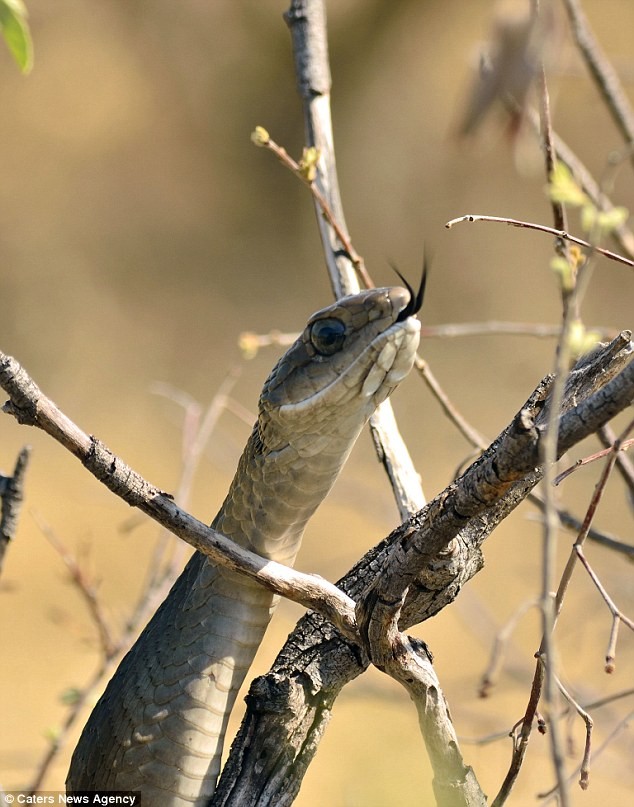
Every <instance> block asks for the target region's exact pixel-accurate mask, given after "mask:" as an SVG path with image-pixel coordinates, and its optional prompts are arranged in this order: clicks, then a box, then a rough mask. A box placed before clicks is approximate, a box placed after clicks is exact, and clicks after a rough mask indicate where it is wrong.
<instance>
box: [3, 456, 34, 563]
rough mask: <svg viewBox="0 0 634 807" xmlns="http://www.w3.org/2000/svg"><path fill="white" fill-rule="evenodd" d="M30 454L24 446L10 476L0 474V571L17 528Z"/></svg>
mask: <svg viewBox="0 0 634 807" xmlns="http://www.w3.org/2000/svg"><path fill="white" fill-rule="evenodd" d="M30 455H31V449H30V447H29V446H25V447H24V448H23V449H22V450H21V451H20V453H19V454H18V458H17V460H16V462H15V468H14V469H13V475H12V476H3V475H2V474H0V572H2V564H3V562H4V556H5V553H6V551H7V548H8V546H9V544H10V542H11V541H12V540H13V538H14V537H15V533H16V530H17V528H18V518H19V516H20V510H21V509H22V500H23V499H24V474H25V472H26V467H27V465H28V462H29V457H30Z"/></svg>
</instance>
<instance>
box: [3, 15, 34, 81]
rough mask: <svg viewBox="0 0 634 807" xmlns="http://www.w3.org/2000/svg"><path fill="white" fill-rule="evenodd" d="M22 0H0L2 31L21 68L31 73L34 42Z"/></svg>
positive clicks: (25, 72)
mask: <svg viewBox="0 0 634 807" xmlns="http://www.w3.org/2000/svg"><path fill="white" fill-rule="evenodd" d="M27 16H28V15H27V11H26V6H25V5H24V3H23V2H22V0H0V31H1V32H2V36H3V37H4V41H5V42H6V43H7V47H8V48H9V50H10V51H11V54H12V56H13V58H14V59H15V61H16V62H17V63H18V66H19V68H20V70H21V71H22V72H23V73H24V74H27V73H30V72H31V68H32V67H33V43H32V42H31V33H30V31H29V25H28V23H27Z"/></svg>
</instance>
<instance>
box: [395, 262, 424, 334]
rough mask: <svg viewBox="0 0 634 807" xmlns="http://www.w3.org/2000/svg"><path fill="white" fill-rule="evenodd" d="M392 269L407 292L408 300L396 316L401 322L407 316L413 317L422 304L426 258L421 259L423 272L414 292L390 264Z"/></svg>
mask: <svg viewBox="0 0 634 807" xmlns="http://www.w3.org/2000/svg"><path fill="white" fill-rule="evenodd" d="M391 266H392V269H394V271H395V272H396V274H397V275H398V276H399V277H400V279H401V281H402V283H403V285H404V286H405V288H406V289H407V291H408V292H409V302H408V303H407V305H406V306H405V308H404V309H403V310H402V311H401V312H400V314H399V315H398V317H397V318H396V321H397V322H403V321H404V320H406V319H407V318H408V317H413V316H414V314H417V313H418V312H419V311H420V309H421V307H422V305H423V298H424V297H425V284H426V283H427V260H426V259H424V260H423V274H422V276H421V279H420V286H419V287H418V291H417V292H414V289H413V288H412V287H411V286H410V284H409V283H408V282H407V280H405V278H404V277H403V275H402V274H401V273H400V272H399V270H398V269H397V268H396V266H394V264H391Z"/></svg>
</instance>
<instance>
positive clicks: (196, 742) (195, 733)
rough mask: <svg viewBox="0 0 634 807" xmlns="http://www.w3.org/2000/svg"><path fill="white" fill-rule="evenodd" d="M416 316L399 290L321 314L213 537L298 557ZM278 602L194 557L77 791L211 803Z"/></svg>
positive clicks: (105, 710) (113, 690) (138, 650)
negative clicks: (238, 707) (229, 732)
mask: <svg viewBox="0 0 634 807" xmlns="http://www.w3.org/2000/svg"><path fill="white" fill-rule="evenodd" d="M419 297H420V295H419ZM418 303H420V300H418ZM415 313H416V310H415V301H414V297H413V294H411V290H409V291H407V290H405V289H403V288H400V287H391V288H383V289H373V290H370V291H365V292H361V293H360V294H357V295H352V296H350V297H345V298H343V299H342V300H340V301H338V302H337V303H335V304H334V305H332V306H329V307H328V308H325V309H323V310H322V311H319V312H317V313H316V314H314V315H313V316H312V317H311V318H310V320H309V322H308V324H307V326H306V328H305V330H304V331H303V333H302V334H301V336H300V337H299V338H298V340H297V341H296V342H295V343H294V344H293V345H292V347H291V348H290V349H289V350H288V351H287V353H286V354H285V355H284V356H283V357H282V358H281V359H280V361H279V362H278V363H277V365H276V366H275V367H274V369H273V370H272V372H271V374H270V375H269V377H268V379H267V380H266V382H265V384H264V388H263V390H262V394H261V397H260V403H259V414H258V420H257V422H256V424H255V426H254V429H253V432H252V434H251V436H250V438H249V440H248V442H247V444H246V446H245V449H244V452H243V454H242V456H241V458H240V461H239V464H238V468H237V471H236V475H235V477H234V479H233V482H232V484H231V487H230V489H229V492H228V494H227V497H226V499H225V501H224V503H223V505H222V507H221V509H220V511H219V513H218V515H217V516H216V518H215V519H214V521H213V523H212V526H213V527H214V528H215V529H216V530H218V531H219V532H222V533H224V534H225V535H227V536H228V537H230V538H231V539H233V540H234V541H236V542H237V543H239V544H240V545H242V546H244V547H247V548H249V549H251V550H253V551H255V552H257V553H259V554H260V555H262V556H264V557H267V558H271V559H274V560H276V561H280V562H282V563H286V564H292V563H293V561H294V559H295V556H296V554H297V551H298V549H299V544H300V541H301V536H302V533H303V531H304V527H305V525H306V523H307V521H308V519H309V518H310V517H311V515H312V514H313V513H314V511H315V509H316V508H317V507H318V505H319V504H320V503H321V501H322V500H323V498H324V497H325V496H326V494H327V493H328V491H329V490H330V488H331V487H332V484H333V483H334V481H335V479H336V477H337V475H338V473H339V471H340V469H341V467H342V465H343V463H344V462H345V460H346V458H347V456H348V454H349V452H350V450H351V448H352V446H353V444H354V442H355V440H356V438H357V436H358V434H359V432H360V431H361V429H362V427H363V425H364V423H365V422H366V421H367V419H368V418H369V416H370V415H371V414H372V412H373V411H374V409H375V408H376V406H377V405H378V404H379V403H380V402H381V401H383V400H384V399H385V398H387V396H388V395H389V394H390V393H391V392H392V390H393V389H394V388H395V387H396V386H397V384H398V383H399V382H400V381H401V380H402V378H403V377H404V376H405V375H407V373H408V372H409V370H410V369H411V367H412V363H413V360H414V355H415V351H416V348H417V346H418V339H419V331H420V323H419V322H418V320H417V319H415V318H414V316H413V314H415ZM276 600H277V598H276V597H275V596H274V595H272V594H271V593H270V592H268V591H266V590H265V589H264V588H262V587H261V586H258V585H257V584H256V583H254V582H252V581H251V580H249V579H248V578H246V577H244V576H242V575H239V574H237V573H235V572H231V571H228V570H227V569H224V568H222V567H219V566H216V565H214V564H213V563H211V562H210V561H209V560H208V559H207V558H206V556H205V555H203V554H201V553H200V552H197V553H195V554H194V555H193V556H192V558H191V560H190V561H189V563H188V564H187V566H186V568H185V570H184V571H183V573H182V574H181V576H180V577H179V578H178V580H177V581H176V583H175V584H174V586H173V587H172V589H171V591H170V593H169V594H168V596H167V598H166V599H165V601H164V602H163V603H162V605H161V606H160V607H159V608H158V610H157V611H156V613H155V614H154V616H153V617H152V619H151V620H150V622H149V623H148V625H147V627H146V628H145V630H144V631H143V633H142V634H141V636H140V637H139V639H138V640H137V642H136V643H135V645H134V646H133V647H132V649H131V650H130V651H129V653H128V654H127V655H126V656H125V658H124V659H123V660H122V662H121V664H120V666H119V668H118V669H117V671H116V672H115V674H114V676H113V678H112V680H111V681H110V683H109V684H108V686H107V688H106V690H105V692H104V694H103V695H102V697H101V699H100V700H99V701H98V703H97V705H96V706H95V708H94V710H93V712H92V714H91V716H90V718H89V720H88V723H87V724H86V726H85V728H84V730H83V733H82V735H81V737H80V740H79V743H78V745H77V747H76V749H75V752H74V754H73V757H72V761H71V765H70V771H69V774H68V779H67V783H66V784H67V791H68V792H69V793H72V792H77V791H94V790H140V791H141V792H142V795H143V800H144V802H143V803H144V804H145V803H147V804H148V805H152V807H167V805H169V806H170V807H176V806H177V805H178V806H181V805H183V806H184V805H192V804H193V805H204V804H206V803H207V802H208V800H209V799H210V797H211V795H212V794H213V792H214V788H215V785H216V780H217V777H218V774H219V771H220V757H221V753H222V746H223V740H224V735H225V730H226V725H227V720H228V717H229V714H230V712H231V708H232V706H233V703H234V701H235V698H236V694H237V691H238V689H239V687H240V685H241V684H242V682H243V680H244V677H245V675H246V673H247V671H248V669H249V666H250V664H251V661H252V660H253V657H254V655H255V653H256V651H257V648H258V646H259V644H260V642H261V640H262V637H263V635H264V632H265V630H266V627H267V625H268V622H269V620H270V617H271V614H272V612H273V609H274V608H275V605H276Z"/></svg>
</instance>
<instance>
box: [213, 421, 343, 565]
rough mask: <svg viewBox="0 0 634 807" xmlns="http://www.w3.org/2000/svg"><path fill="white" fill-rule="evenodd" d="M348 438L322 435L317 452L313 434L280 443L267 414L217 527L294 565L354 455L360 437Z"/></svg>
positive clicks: (255, 430)
mask: <svg viewBox="0 0 634 807" xmlns="http://www.w3.org/2000/svg"><path fill="white" fill-rule="evenodd" d="M354 437H355V438H356V434H355V435H354ZM346 438H347V439H346V440H345V441H344V440H342V439H341V437H339V436H338V435H334V436H333V437H332V438H331V439H324V438H323V436H322V437H321V439H320V442H319V446H320V449H321V450H320V451H319V453H318V454H316V453H315V452H314V446H315V440H316V438H313V437H312V435H308V434H306V435H302V437H301V438H300V439H298V440H296V441H295V442H289V441H284V442H279V441H277V440H276V437H275V431H274V429H273V428H272V425H271V424H270V423H269V422H267V421H266V419H265V418H264V416H263V415H261V416H260V418H259V419H258V422H257V423H256V424H255V426H254V428H253V431H252V433H251V436H250V437H249V440H248V442H247V444H246V446H245V449H244V451H243V453H242V456H241V458H240V460H239V462H238V469H237V471H236V474H235V477H234V479H233V482H232V484H231V487H230V488H229V492H228V494H227V497H226V498H225V501H224V502H223V505H222V507H221V508H220V511H219V512H218V515H217V516H216V518H215V519H214V521H213V523H212V526H213V527H214V528H215V529H217V530H218V531H219V532H221V533H223V535H226V536H228V537H229V538H231V539H232V540H234V541H235V542H236V543H238V544H240V545H241V546H244V547H246V548H247V549H251V550H252V551H254V552H257V553H258V554H259V555H262V556H263V557H266V558H270V559H271V560H276V561H278V562H280V563H286V564H292V563H293V562H294V560H295V556H296V555H297V551H298V549H299V546H300V542H301V537H302V534H303V532H304V528H305V527H306V523H307V522H308V520H309V519H310V517H311V516H312V515H313V513H314V512H315V510H316V509H317V507H318V506H319V504H320V503H321V502H322V501H323V499H324V497H325V496H326V494H327V493H328V491H329V490H330V489H331V487H332V485H333V483H334V481H335V479H336V478H337V475H338V473H339V471H340V469H341V466H342V465H343V463H344V462H345V460H346V457H347V456H348V453H349V451H350V448H351V446H352V443H353V442H354V439H350V438H349V437H348V436H346ZM305 445H311V451H310V453H308V452H307V450H306V449H305V448H304V446H305Z"/></svg>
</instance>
